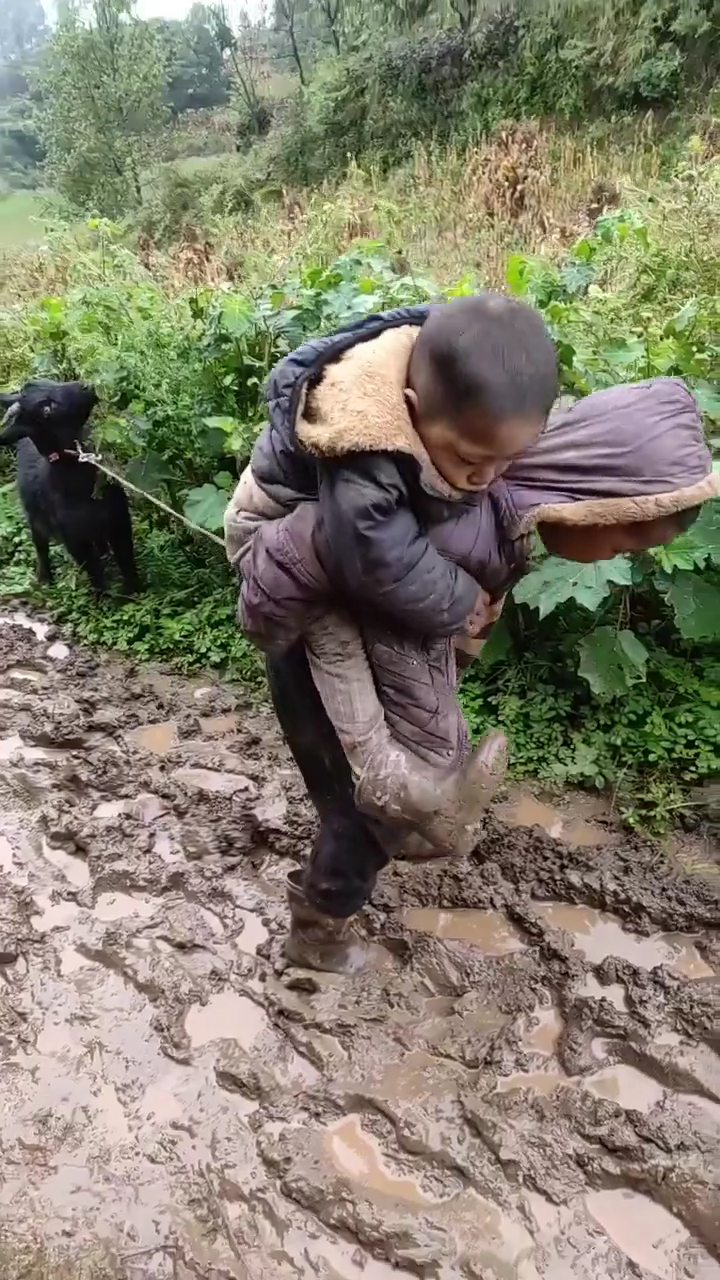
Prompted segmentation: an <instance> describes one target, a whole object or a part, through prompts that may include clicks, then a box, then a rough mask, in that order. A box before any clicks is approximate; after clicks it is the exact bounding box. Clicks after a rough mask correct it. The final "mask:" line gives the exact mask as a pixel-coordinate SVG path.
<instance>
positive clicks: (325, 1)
mask: <svg viewBox="0 0 720 1280" xmlns="http://www.w3.org/2000/svg"><path fill="white" fill-rule="evenodd" d="M318 4H319V6H320V11H321V13H322V15H323V18H324V20H325V25H326V26H327V29H328V31H329V32H330V38H331V40H332V42H333V44H334V45H335V52H336V53H340V52H341V48H340V32H341V27H342V0H318Z"/></svg>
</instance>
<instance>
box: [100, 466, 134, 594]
mask: <svg viewBox="0 0 720 1280" xmlns="http://www.w3.org/2000/svg"><path fill="white" fill-rule="evenodd" d="M104 502H105V507H106V511H107V516H108V523H107V535H108V542H109V543H110V547H111V549H112V552H113V554H114V556H115V559H116V561H117V565H118V569H119V570H120V573H121V575H122V580H123V591H124V593H125V595H126V596H134V595H137V593H138V591H140V590H141V589H142V584H141V582H140V576H139V574H138V571H137V564H136V561H135V549H134V546H133V531H132V520H131V518H130V507H129V505H128V500H127V497H126V496H125V493H124V492H123V490H122V489H121V488H120V486H119V485H108V487H107V489H106V490H105V494H104Z"/></svg>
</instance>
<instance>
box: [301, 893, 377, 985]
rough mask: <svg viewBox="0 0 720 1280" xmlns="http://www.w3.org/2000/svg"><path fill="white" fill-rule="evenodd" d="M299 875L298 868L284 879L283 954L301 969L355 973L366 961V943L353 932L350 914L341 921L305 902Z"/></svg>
mask: <svg viewBox="0 0 720 1280" xmlns="http://www.w3.org/2000/svg"><path fill="white" fill-rule="evenodd" d="M302 876H303V873H302V871H291V872H290V873H289V875H288V878H287V892H288V903H289V906H290V935H289V937H288V939H287V941H286V943H285V955H286V956H287V958H288V960H290V961H292V963H293V964H296V965H298V966H299V967H300V968H302V969H319V970H321V971H322V972H323V973H346V974H351V973H357V972H358V970H359V969H362V968H363V966H364V965H365V964H366V962H367V959H368V947H367V943H365V942H363V940H362V938H359V937H358V935H357V933H356V932H355V930H354V928H353V925H352V917H351V918H350V919H349V920H344V919H336V918H335V916H326V915H323V913H322V912H321V911H318V909H317V907H313V906H312V904H311V903H310V902H308V900H307V898H306V896H305V891H304V889H303V887H302Z"/></svg>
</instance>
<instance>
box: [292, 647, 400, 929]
mask: <svg viewBox="0 0 720 1280" xmlns="http://www.w3.org/2000/svg"><path fill="white" fill-rule="evenodd" d="M267 674H268V684H269V686H270V694H271V697H272V702H273V706H274V708H275V713H276V715H277V718H278V720H279V721H280V727H281V729H282V731H283V734H284V736H285V740H286V742H287V744H288V746H289V748H290V750H291V751H292V754H293V756H294V757H295V762H296V764H297V766H298V769H299V770H300V772H301V774H302V776H303V781H304V782H305V786H306V787H307V789H308V793H309V795H310V799H311V800H312V802H313V804H314V806H315V809H316V810H317V814H318V817H319V819H320V831H319V833H318V835H317V838H316V840H315V843H314V845H313V850H312V855H311V857H310V861H309V863H308V865H307V867H306V869H305V873H304V880H303V888H304V891H305V894H306V896H307V899H308V901H309V902H310V903H312V905H313V906H314V907H317V909H318V910H319V911H322V912H324V913H325V914H326V915H330V916H335V917H337V918H343V919H344V918H347V917H348V916H351V915H354V914H355V912H356V911H359V910H360V908H361V907H363V906H364V905H365V903H366V902H367V901H368V899H369V897H370V895H371V893H372V891H373V888H374V887H375V881H376V879H377V875H378V872H379V871H381V870H382V868H383V867H384V866H386V865H387V863H388V862H389V861H390V856H391V855H390V852H389V851H391V850H392V844H393V836H392V833H391V832H390V831H388V832H387V833H385V832H384V831H383V830H382V828H381V827H380V825H379V824H378V823H376V822H375V821H374V820H373V819H370V818H365V817H363V815H362V814H361V813H359V812H358V810H357V808H356V807H355V800H354V787H353V780H352V775H351V773H350V766H349V764H348V762H347V759H346V757H345V754H344V752H343V749H342V747H341V746H340V742H339V740H338V737H337V734H336V733H335V730H334V728H333V726H332V724H331V722H330V719H329V718H328V715H327V712H326V711H325V708H324V707H323V704H322V701H321V698H320V694H319V693H318V691H317V689H316V687H315V682H314V680H313V678H312V675H311V672H310V667H309V665H308V660H307V655H306V653H305V646H304V645H303V644H302V642H299V643H298V644H295V645H294V646H293V647H292V649H289V650H288V652H287V653H284V654H283V655H282V657H272V658H268V659H267ZM378 833H380V834H381V839H378Z"/></svg>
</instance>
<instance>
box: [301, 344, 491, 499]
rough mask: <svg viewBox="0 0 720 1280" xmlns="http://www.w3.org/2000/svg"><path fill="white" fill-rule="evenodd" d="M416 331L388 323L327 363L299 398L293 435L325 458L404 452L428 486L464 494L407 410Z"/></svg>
mask: <svg viewBox="0 0 720 1280" xmlns="http://www.w3.org/2000/svg"><path fill="white" fill-rule="evenodd" d="M419 332H420V327H419V325H403V326H402V327H401V328H397V329H386V330H385V332H384V333H381V334H380V335H379V336H378V337H377V338H373V339H372V340H371V341H370V342H361V343H358V345H357V346H354V347H351V348H350V350H349V351H346V352H345V353H344V355H342V356H340V358H339V359H338V360H336V361H335V362H334V363H333V364H329V365H327V367H326V368H325V370H324V371H323V376H322V381H321V382H320V384H319V385H318V386H317V387H315V388H313V390H311V391H309V392H308V394H307V396H306V397H305V398H304V400H303V401H301V403H300V409H299V413H298V419H297V422H296V425H295V435H296V438H297V440H298V442H299V443H300V444H301V445H302V446H303V448H304V449H307V451H308V453H312V454H315V455H316V456H318V457H323V458H341V457H344V456H345V455H346V454H352V453H401V454H405V455H406V456H407V457H410V458H414V459H415V461H416V462H417V463H418V466H419V468H420V478H421V483H422V484H423V486H424V488H426V489H427V490H428V492H430V493H432V494H434V495H436V496H438V497H441V498H446V499H450V500H451V501H457V500H460V499H464V500H467V494H466V493H462V492H461V491H460V490H459V489H455V488H453V486H452V485H450V484H448V482H447V481H446V480H444V479H443V477H442V476H441V475H440V473H439V471H438V470H437V468H436V467H435V466H434V465H433V463H432V462H431V460H430V457H429V454H428V452H427V450H426V448H425V446H424V445H423V443H422V441H421V439H420V437H419V435H418V434H417V432H416V431H415V428H414V427H413V424H412V421H411V418H410V414H409V413H408V409H407V402H406V400H405V387H406V385H407V372H408V365H409V363H410V356H411V355H412V350H413V347H414V346H415V342H416V340H417V336H418V334H419Z"/></svg>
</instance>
